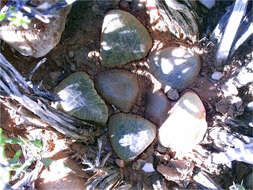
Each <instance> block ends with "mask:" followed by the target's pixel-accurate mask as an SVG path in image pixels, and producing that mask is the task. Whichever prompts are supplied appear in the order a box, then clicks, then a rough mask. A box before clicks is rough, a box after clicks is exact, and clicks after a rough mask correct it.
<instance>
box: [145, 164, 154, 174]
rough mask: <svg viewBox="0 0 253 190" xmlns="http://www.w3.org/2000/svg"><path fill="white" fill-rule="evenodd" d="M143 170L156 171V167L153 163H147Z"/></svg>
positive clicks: (147, 171)
mask: <svg viewBox="0 0 253 190" xmlns="http://www.w3.org/2000/svg"><path fill="white" fill-rule="evenodd" d="M142 170H143V171H144V172H146V173H151V172H155V169H154V167H153V164H152V163H145V164H144V166H143V167H142Z"/></svg>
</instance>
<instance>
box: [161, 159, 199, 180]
mask: <svg viewBox="0 0 253 190" xmlns="http://www.w3.org/2000/svg"><path fill="white" fill-rule="evenodd" d="M193 167H194V166H193V164H191V163H190V162H188V161H185V160H169V161H168V163H167V165H166V166H165V165H163V164H159V165H158V166H157V171H158V172H159V173H160V174H162V175H163V176H164V177H165V179H166V180H168V181H175V182H177V181H180V180H185V179H186V177H187V174H189V173H191V172H192V170H193Z"/></svg>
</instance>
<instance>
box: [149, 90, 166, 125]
mask: <svg viewBox="0 0 253 190" xmlns="http://www.w3.org/2000/svg"><path fill="white" fill-rule="evenodd" d="M146 98H147V100H146V102H145V118H148V120H150V121H152V122H153V123H155V124H157V125H158V126H160V125H161V124H162V123H163V122H164V121H165V120H166V118H167V117H168V111H169V108H170V105H169V101H168V98H167V97H166V96H165V95H164V94H163V93H162V92H161V91H157V92H155V93H152V92H151V91H148V92H147V94H146Z"/></svg>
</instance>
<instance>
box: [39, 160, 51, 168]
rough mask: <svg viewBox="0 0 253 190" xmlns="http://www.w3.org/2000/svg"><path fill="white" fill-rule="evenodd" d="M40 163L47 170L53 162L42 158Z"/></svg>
mask: <svg viewBox="0 0 253 190" xmlns="http://www.w3.org/2000/svg"><path fill="white" fill-rule="evenodd" d="M40 161H41V162H42V163H43V164H44V165H45V166H46V168H49V166H50V165H51V164H52V162H53V160H51V159H50V158H42V159H41V160H40Z"/></svg>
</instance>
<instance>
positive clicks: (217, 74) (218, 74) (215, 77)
mask: <svg viewBox="0 0 253 190" xmlns="http://www.w3.org/2000/svg"><path fill="white" fill-rule="evenodd" d="M223 76H224V75H223V73H221V72H217V71H216V72H214V73H213V74H212V76H211V77H212V79H213V80H220V79H221V78H222V77H223Z"/></svg>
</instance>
